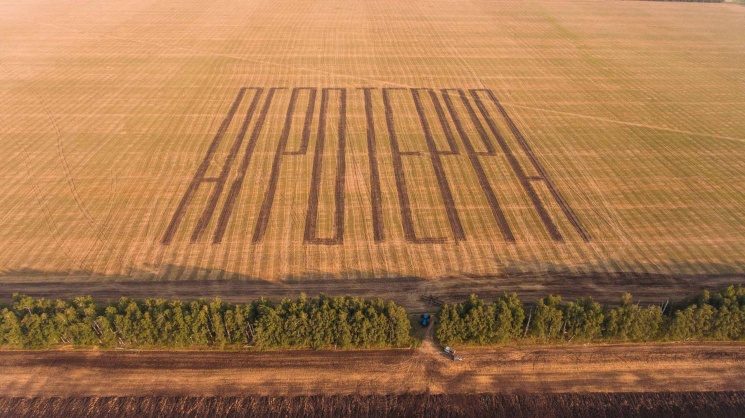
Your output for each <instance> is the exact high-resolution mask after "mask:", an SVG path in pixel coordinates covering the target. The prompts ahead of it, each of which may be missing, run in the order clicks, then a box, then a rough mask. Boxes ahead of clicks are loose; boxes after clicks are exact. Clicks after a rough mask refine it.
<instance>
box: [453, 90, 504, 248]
mask: <svg viewBox="0 0 745 418" xmlns="http://www.w3.org/2000/svg"><path fill="white" fill-rule="evenodd" d="M450 91H456V92H457V93H458V97H460V99H461V101H462V102H463V106H464V107H465V108H466V109H467V110H468V113H469V116H470V117H471V119H472V121H473V124H474V126H476V128H477V131H478V132H479V136H480V138H481V140H482V142H483V143H484V145H485V146H486V149H487V150H490V151H487V152H485V153H484V152H478V151H476V149H475V148H474V147H473V144H472V143H471V139H470V138H469V137H468V134H467V133H466V131H465V129H464V127H463V122H462V121H461V119H460V116H459V115H458V112H457V111H456V110H455V106H454V105H453V101H452V99H451V97H450V93H449V92H450ZM441 92H442V97H443V100H444V101H445V107H447V109H448V112H449V113H450V116H451V118H452V119H453V123H454V124H455V129H456V131H458V135H460V138H461V140H462V141H463V146H464V147H465V149H466V154H467V155H468V159H469V161H470V162H471V166H472V167H473V171H474V172H475V173H476V177H477V178H478V180H479V186H481V190H482V191H483V193H484V196H485V197H486V200H487V202H488V203H489V208H490V209H491V213H492V216H493V217H494V220H495V221H496V222H497V226H498V227H499V232H501V233H502V236H503V237H504V239H505V240H507V241H508V242H515V235H514V234H513V233H512V229H511V228H510V225H509V223H507V218H506V217H505V216H504V212H503V211H502V207H501V206H500V205H499V200H498V199H497V195H496V194H495V193H494V189H493V188H492V186H491V184H490V183H489V178H488V176H487V175H486V171H485V170H484V167H483V165H481V161H480V160H479V156H481V155H496V152H495V151H494V146H493V145H491V141H490V140H489V137H488V136H487V135H486V132H485V131H484V128H483V126H482V125H481V122H480V121H479V120H478V117H476V113H475V112H474V111H473V107H471V105H470V103H469V102H468V98H467V97H466V95H465V92H464V91H463V90H461V89H443V90H442V91H441Z"/></svg>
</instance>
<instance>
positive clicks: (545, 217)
mask: <svg viewBox="0 0 745 418" xmlns="http://www.w3.org/2000/svg"><path fill="white" fill-rule="evenodd" d="M469 91H470V93H471V97H472V98H473V101H474V102H475V103H476V107H477V108H478V109H479V112H481V116H482V117H483V118H484V120H485V121H486V125H487V126H488V127H489V129H490V130H491V133H492V135H494V137H495V138H496V140H497V143H498V144H499V147H500V148H501V149H502V153H504V156H505V157H506V158H507V161H508V162H509V164H510V167H511V168H512V171H513V172H514V173H515V175H516V176H517V179H518V181H519V182H520V185H521V186H522V187H523V190H525V193H527V195H528V198H530V201H531V202H532V203H533V207H534V208H535V210H536V212H538V216H539V217H540V218H541V222H543V226H544V227H545V228H546V230H547V231H548V233H549V235H550V236H551V239H553V240H554V241H564V237H563V236H562V235H561V232H559V228H558V227H557V226H556V223H554V221H553V219H551V216H550V215H549V214H548V211H547V210H546V207H545V206H544V205H543V202H542V201H541V198H540V197H539V196H538V193H536V191H535V188H534V187H533V184H532V183H531V182H530V180H529V179H528V176H527V175H526V174H525V170H524V169H523V167H522V166H521V165H520V162H519V161H518V160H517V158H516V157H515V154H514V153H513V152H512V150H511V149H510V147H509V146H508V145H507V142H506V141H505V139H504V138H503V137H502V133H501V132H500V131H499V128H498V127H497V124H496V122H495V121H494V120H493V119H492V117H491V115H490V114H489V110H488V109H487V108H486V106H485V105H484V103H483V102H482V100H481V97H480V96H479V95H478V93H479V92H490V90H487V89H471V90H469Z"/></svg>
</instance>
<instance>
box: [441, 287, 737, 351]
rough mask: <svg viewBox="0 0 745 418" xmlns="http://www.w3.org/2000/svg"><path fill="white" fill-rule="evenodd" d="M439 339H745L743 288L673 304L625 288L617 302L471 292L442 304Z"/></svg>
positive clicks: (474, 341) (450, 341)
mask: <svg viewBox="0 0 745 418" xmlns="http://www.w3.org/2000/svg"><path fill="white" fill-rule="evenodd" d="M435 326H436V328H435V337H436V338H437V340H438V341H439V342H440V343H441V344H447V345H450V344H464V343H465V344H476V345H489V344H498V343H504V342H508V341H514V340H518V339H533V340H537V341H545V342H560V341H584V342H588V341H598V340H602V341H629V342H644V341H684V340H691V339H696V340H745V287H743V286H742V285H739V286H730V287H728V288H726V289H723V290H721V291H719V292H716V293H714V294H710V292H708V291H703V292H701V293H700V294H698V295H696V296H695V297H692V298H689V299H686V300H683V301H680V302H678V303H672V304H671V303H666V304H662V305H652V306H646V307H642V306H640V305H639V304H638V303H634V302H633V300H632V296H631V295H630V294H628V293H626V294H624V295H623V296H622V297H621V300H620V303H619V305H618V306H616V307H608V306H601V305H600V304H599V303H598V302H596V301H594V300H593V299H592V298H579V299H577V300H574V301H571V302H564V301H563V300H562V298H561V296H555V295H550V296H547V297H545V298H543V299H540V300H538V301H536V303H535V305H534V306H531V307H530V308H528V307H526V306H525V305H524V304H523V303H522V302H521V301H520V300H519V299H518V297H517V295H516V294H514V293H512V294H507V293H505V294H503V295H501V296H499V297H497V298H496V299H495V300H494V301H493V302H492V303H490V304H488V303H486V302H485V301H484V300H483V299H480V298H479V297H478V296H476V295H471V297H469V298H468V300H466V301H465V302H463V303H456V304H445V305H443V306H442V308H441V309H440V312H439V313H438V315H437V321H436V322H435Z"/></svg>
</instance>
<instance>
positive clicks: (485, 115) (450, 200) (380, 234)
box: [162, 87, 590, 245]
mask: <svg viewBox="0 0 745 418" xmlns="http://www.w3.org/2000/svg"><path fill="white" fill-rule="evenodd" d="M284 89H285V88H283V87H269V88H261V87H244V88H241V89H240V90H239V92H238V95H237V97H236V98H235V100H234V102H233V104H232V105H231V107H230V109H229V110H228V113H227V115H226V116H225V119H224V120H223V122H222V124H221V125H220V127H219V129H218V131H217V133H216V134H215V136H214V138H213V140H212V142H211V143H210V146H209V147H208V149H207V152H206V153H205V156H204V158H203V160H202V162H201V164H200V166H199V167H198V168H197V171H196V173H195V174H194V177H193V178H192V180H191V182H190V184H189V187H188V188H187V190H186V192H185V193H184V196H183V198H182V199H181V201H180V202H179V205H178V207H177V208H176V211H175V212H174V214H173V217H172V219H171V221H170V223H169V225H168V228H167V229H166V232H165V234H164V236H163V239H162V243H163V244H166V245H167V244H169V243H170V242H171V241H172V240H173V237H174V235H175V233H176V231H177V229H178V227H179V225H180V223H181V222H182V220H183V218H184V216H185V213H186V211H187V209H188V207H189V205H190V204H191V202H192V200H193V199H194V195H195V194H196V192H197V189H198V188H199V187H200V185H201V184H202V183H210V184H214V185H213V187H212V189H211V191H210V193H209V196H208V197H207V200H206V202H205V207H204V209H203V210H202V212H201V215H200V217H199V219H198V221H197V223H196V226H195V228H194V230H193V232H192V234H191V242H197V241H199V239H200V238H201V236H202V235H203V234H204V231H205V230H206V229H207V227H208V226H209V224H210V222H211V219H212V218H213V216H214V212H215V210H217V207H218V205H219V202H220V200H221V195H222V194H223V191H224V189H225V187H226V183H227V181H228V177H229V175H230V173H231V170H232V166H233V165H234V163H235V160H236V158H237V156H238V154H239V153H240V150H241V147H243V144H244V143H245V142H246V141H244V139H245V137H246V135H247V134H248V132H249V130H250V132H251V133H250V135H249V136H248V141H247V145H246V146H245V150H244V154H243V158H242V160H241V164H240V166H239V167H238V169H237V171H236V174H235V178H234V180H233V181H232V184H231V187H230V188H229V190H228V193H227V197H226V198H225V201H224V205H223V207H222V210H221V211H220V216H219V219H218V221H217V225H216V228H215V231H214V236H213V240H212V242H213V244H220V243H221V242H222V240H223V237H224V235H225V233H226V229H227V226H228V224H229V222H230V219H231V216H232V213H233V210H234V207H235V205H236V201H237V199H238V197H239V195H240V192H241V188H242V185H243V183H244V181H245V179H246V176H247V171H248V168H249V165H250V163H251V160H252V156H253V155H254V151H255V149H256V147H257V142H258V140H259V137H260V136H261V135H262V129H263V128H264V126H265V122H266V120H267V118H268V117H269V113H270V109H271V108H272V103H273V101H274V99H275V93H276V92H277V91H278V90H284ZM249 91H253V96H252V97H251V99H250V102H247V99H246V96H247V95H246V93H247V92H249ZM356 91H361V92H362V96H363V99H364V107H365V123H366V125H367V127H366V128H367V129H366V139H367V152H368V162H369V176H370V189H369V192H370V201H371V206H370V209H371V213H372V226H373V237H374V241H375V242H378V243H379V242H383V241H385V237H386V234H385V222H384V217H383V207H382V206H383V203H382V186H381V178H380V167H379V156H378V149H377V148H378V145H379V144H378V143H377V138H376V131H375V122H376V121H375V115H374V113H373V109H374V101H375V99H376V98H377V97H382V104H383V108H384V113H385V115H384V116H385V119H384V122H385V126H386V128H387V133H388V137H389V138H388V139H389V143H390V144H389V145H390V157H391V161H392V168H393V174H394V180H395V184H394V185H393V187H395V188H396V193H397V195H398V206H399V208H398V209H399V210H400V216H401V225H402V229H403V233H404V238H405V240H406V241H407V242H410V243H415V244H440V243H445V242H447V241H448V240H450V238H449V237H446V236H434V237H432V236H430V237H420V236H417V231H416V227H415V218H414V207H413V206H412V202H413V203H416V201H412V200H411V199H412V196H411V195H410V192H417V191H420V190H409V185H408V184H407V171H406V168H405V167H404V161H403V157H405V156H423V153H428V154H429V163H431V165H432V169H433V171H432V172H430V173H433V174H434V177H435V178H434V180H436V184H437V187H438V189H439V195H440V197H441V199H442V201H441V203H438V204H437V205H436V206H439V205H442V207H443V209H444V212H445V214H446V215H447V219H448V223H449V227H450V231H451V233H452V237H453V240H454V241H455V242H456V243H457V242H460V241H466V240H467V238H466V235H465V232H464V227H463V223H462V220H461V215H460V213H459V211H458V207H457V205H456V203H455V199H454V196H453V190H456V191H457V189H452V187H455V186H457V185H458V184H459V183H458V182H457V181H456V182H455V183H450V182H449V180H448V173H447V170H446V165H445V161H448V162H449V161H450V160H445V159H443V157H453V158H460V156H461V155H462V154H461V152H460V150H459V145H458V141H457V139H456V136H457V137H459V138H460V140H461V141H462V145H463V149H464V150H465V152H464V153H463V154H465V156H466V157H467V158H468V160H469V162H470V166H471V167H472V169H473V172H474V174H475V176H476V179H477V180H478V183H479V186H480V188H481V191H482V192H483V194H484V196H485V198H486V201H487V203H488V205H489V208H490V211H491V214H492V217H493V218H494V220H495V221H496V223H497V226H498V227H499V231H500V233H501V235H502V237H503V238H504V240H505V241H506V242H508V243H512V242H515V241H516V238H515V234H514V233H513V230H512V228H511V227H510V225H509V223H508V221H507V218H506V216H505V213H504V211H503V208H502V205H501V204H500V202H499V200H498V199H497V193H496V192H495V189H494V187H493V183H492V182H494V181H498V180H497V179H490V178H489V175H488V174H487V170H486V167H485V165H484V164H485V161H484V160H483V158H485V157H496V156H498V155H500V154H503V155H504V157H505V158H506V160H507V163H508V164H509V166H510V168H511V170H512V171H513V172H514V174H515V176H516V178H517V180H518V182H519V184H520V186H521V188H522V189H523V191H524V192H525V193H526V194H527V196H528V198H529V200H530V201H531V203H532V206H533V208H534V209H535V210H536V212H537V214H538V216H539V218H540V219H541V222H542V224H543V226H544V227H545V229H546V231H547V232H548V234H549V235H550V237H551V239H552V240H554V241H556V242H563V241H564V237H563V236H562V235H561V232H560V231H559V229H558V227H557V224H556V223H555V221H554V219H553V218H552V217H551V215H549V211H548V210H547V207H546V206H545V203H544V202H545V199H551V198H553V199H554V200H555V202H556V204H557V205H558V208H560V209H561V212H563V214H564V215H565V216H566V218H567V220H568V221H569V223H570V224H571V225H572V226H573V227H574V229H575V230H576V231H577V233H578V234H579V235H580V236H581V237H582V239H583V240H584V241H586V242H587V241H590V235H589V234H588V232H587V231H586V230H585V229H584V227H583V226H582V224H581V223H580V221H579V218H578V217H577V215H576V214H575V213H574V211H573V210H572V208H571V207H570V206H569V204H568V202H567V201H566V200H565V199H564V197H563V196H562V195H561V193H560V192H559V190H558V188H556V186H555V185H554V183H553V182H552V181H551V179H550V177H549V176H548V173H547V172H546V170H545V168H544V167H543V166H542V164H541V163H540V161H539V160H538V157H537V156H536V154H535V153H534V152H533V150H532V148H531V147H530V145H529V144H528V141H527V140H526V138H525V137H524V135H523V134H522V132H521V131H520V129H519V128H518V127H517V125H516V124H515V122H514V121H513V119H512V118H511V117H510V116H509V114H508V113H507V111H506V110H505V109H504V107H503V106H502V105H501V103H500V102H499V100H498V99H497V97H496V96H495V95H494V93H493V92H492V91H491V90H488V89H468V90H464V89H456V88H450V89H440V90H439V92H438V91H436V90H434V89H432V88H426V87H419V88H408V89H406V88H382V89H381V92H382V94H381V95H380V96H378V95H376V94H375V92H376V91H377V89H376V88H373V87H363V88H358V89H356ZM393 91H396V92H398V94H400V96H397V97H399V98H404V100H406V101H407V103H409V104H408V105H406V107H407V110H405V111H404V112H406V114H399V115H397V114H396V112H401V111H402V110H400V109H399V108H398V107H396V106H394V104H393V100H392V97H391V94H392V93H391V92H393ZM265 93H266V94H265ZM317 93H318V88H314V87H295V88H292V89H291V94H290V99H289V103H288V105H287V109H286V114H285V116H284V124H283V126H282V130H281V132H280V134H279V141H278V144H277V147H276V151H275V152H274V158H273V161H272V164H271V171H270V173H269V180H268V182H267V184H266V188H265V189H264V192H263V196H264V197H263V200H262V203H261V207H260V210H259V214H258V217H257V219H256V223H255V224H254V228H253V235H252V240H251V242H252V243H254V244H256V243H260V242H261V241H262V240H263V239H264V236H265V235H266V232H267V229H268V224H269V220H270V216H271V212H272V207H273V204H274V200H275V196H276V194H277V187H278V183H279V181H280V177H281V171H282V161H283V159H284V158H283V157H284V156H287V155H306V154H307V151H308V147H309V145H310V137H311V131H312V129H311V128H312V124H313V118H314V115H315V110H316V105H315V103H316V96H317ZM301 94H303V100H301V99H300V97H301ZM305 95H307V104H306V108H305V111H304V112H303V113H298V102H304V97H305ZM409 97H410V101H409V99H408V98H409ZM334 98H336V99H337V100H334ZM262 99H263V104H261V102H262ZM397 100H398V99H397ZM443 102H444V106H443ZM243 103H249V104H248V106H246V105H244V104H243ZM412 103H413V107H408V106H411V104H412ZM334 104H337V105H338V121H336V116H335V115H336V111H337V110H336V109H334V108H333V106H334ZM260 105H261V106H260ZM487 105H488V106H487ZM243 106H245V108H246V109H247V110H246V112H245V116H244V118H243V121H242V123H241V125H240V128H239V129H236V128H235V127H231V128H230V129H231V132H237V133H235V138H234V139H233V142H232V145H231V146H230V148H229V151H228V152H227V157H226V158H225V160H224V162H223V165H222V166H221V169H220V171H219V173H216V174H210V176H209V177H208V176H207V174H208V170H209V165H210V162H211V161H212V160H213V159H214V158H215V156H216V155H217V154H218V152H217V151H218V148H219V147H220V145H221V144H222V143H223V142H224V141H225V140H226V136H231V135H233V133H230V134H228V132H229V127H230V126H231V123H232V122H233V120H234V119H235V115H236V113H237V112H238V109H243V108H244V107H243ZM347 106H348V94H347V89H346V88H321V100H320V110H319V116H318V128H317V141H316V143H315V149H314V156H313V160H312V161H313V163H312V164H313V165H312V173H311V179H310V190H309V195H308V206H307V211H306V216H305V230H304V235H303V242H304V243H306V244H318V245H336V244H342V243H343V242H344V227H345V225H344V222H345V187H346V151H347V145H348V144H347V143H348V138H347V124H348V122H349V121H348V119H347ZM414 111H415V112H416V113H414ZM296 113H298V114H297V115H296ZM399 117H400V118H401V119H406V118H409V121H412V122H409V124H408V125H406V124H404V125H401V126H398V128H397V122H396V119H397V118H399ZM334 121H336V128H335V129H336V135H335V136H336V142H337V144H338V145H337V151H336V161H335V163H336V167H335V179H334V191H333V194H334V197H333V202H334V203H333V204H334V212H333V218H323V217H322V218H321V221H319V213H321V215H324V216H325V215H326V212H321V211H322V210H323V208H322V207H321V206H322V204H321V202H322V201H323V200H322V199H321V195H322V194H324V192H323V189H322V184H325V183H323V177H324V176H330V175H331V171H329V172H328V173H327V174H324V161H323V160H324V157H325V156H327V155H329V152H327V151H326V147H327V144H326V143H327V142H329V138H330V137H331V136H333V135H331V136H330V135H329V133H330V132H334V131H333V130H332V131H329V130H328V129H329V126H327V125H329V124H330V123H333V122H334ZM451 121H452V122H451ZM301 123H302V131H301V134H300V135H299V137H300V142H299V144H298V145H297V148H296V149H289V150H288V148H291V147H292V146H291V145H290V137H291V136H292V137H293V138H294V137H295V135H291V132H294V131H296V130H299V128H300V124H301ZM398 123H401V122H398ZM451 123H452V125H451ZM412 124H413V125H412ZM252 125H253V127H252ZM294 125H296V126H297V127H296V128H295V127H293V126H294ZM466 125H469V126H466ZM251 127H252V128H251ZM453 127H454V129H453ZM249 128H251V129H249ZM331 129H334V128H331ZM402 129H403V130H402ZM410 129H413V131H410ZM454 131H455V132H454ZM417 132H418V133H421V134H422V137H423V139H424V142H425V145H426V147H427V148H426V150H422V151H419V150H407V149H402V147H404V148H406V145H407V144H406V141H411V138H413V137H412V136H411V135H412V134H416V133H417ZM474 132H475V134H474ZM404 133H405V134H406V135H407V136H405V137H402V138H401V139H403V140H404V142H403V143H402V142H400V138H399V135H400V134H401V135H403V134H404ZM270 134H271V133H270ZM504 135H507V136H504ZM494 140H496V142H497V146H495V145H494V142H493V141H494ZM225 146H227V144H225ZM409 146H416V145H415V144H413V143H410V144H409ZM331 154H333V151H332V152H331ZM418 164H419V163H418ZM426 165H428V164H426ZM419 167H422V166H421V165H419ZM526 167H527V168H528V169H532V171H531V172H526ZM327 170H334V169H333V168H328V169H327ZM410 175H413V176H414V177H416V176H415V175H414V174H410ZM429 175H430V176H431V175H432V174H429ZM420 180H421V179H420ZM533 182H543V183H544V184H545V185H546V186H547V189H548V191H549V193H548V194H546V195H543V197H541V196H539V194H538V192H537V191H536V189H535V187H534V186H533V184H532V183H533ZM436 195H437V193H436V192H435V193H434V194H430V196H432V197H434V196H436ZM549 196H550V197H549ZM419 197H422V196H419ZM435 199H437V198H436V197H435ZM438 200H439V199H438ZM430 209H431V208H430V207H428V208H427V210H429V213H432V212H431V210H430ZM435 210H436V211H440V210H441V209H439V208H438V209H435ZM557 213H558V211H557ZM329 219H332V220H331V222H330V223H326V221H328V220H329ZM417 220H418V219H417ZM443 220H444V218H443ZM443 223H444V222H443ZM319 225H330V230H331V232H330V233H331V237H319V232H318V228H319ZM323 228H328V226H324V227H323ZM321 235H324V234H321Z"/></svg>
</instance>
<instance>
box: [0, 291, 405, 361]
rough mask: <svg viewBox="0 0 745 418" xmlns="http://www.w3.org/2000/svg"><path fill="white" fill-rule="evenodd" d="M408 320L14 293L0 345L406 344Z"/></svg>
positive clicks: (323, 301)
mask: <svg viewBox="0 0 745 418" xmlns="http://www.w3.org/2000/svg"><path fill="white" fill-rule="evenodd" d="M410 330H411V323H410V322H409V320H408V317H407V316H406V311H405V310H404V309H403V308H401V307H400V306H397V305H396V304H395V303H393V302H384V301H382V300H381V299H372V300H368V299H361V298H356V297H349V296H345V297H329V296H324V295H320V296H318V297H313V298H308V297H306V296H305V295H301V296H300V297H299V298H298V299H295V300H291V299H284V300H282V301H281V302H280V303H278V304H275V303H272V302H270V301H268V300H266V299H260V300H257V301H254V302H251V303H248V304H245V305H241V304H231V303H227V302H224V301H222V300H220V299H214V300H210V301H208V300H204V299H200V300H196V301H193V302H188V303H187V302H181V301H176V300H166V299H144V300H138V299H131V298H121V299H120V300H119V301H118V302H112V303H108V304H99V303H97V302H96V301H94V300H93V298H92V297H90V296H84V297H76V298H74V299H71V300H47V299H37V298H33V297H30V296H24V295H14V296H13V300H12V304H10V305H5V306H0V346H9V347H14V348H50V347H54V346H59V345H72V346H79V347H102V348H114V347H123V348H134V347H139V348H190V347H191V348H200V347H210V348H229V347H231V346H234V347H241V346H245V345H251V346H254V347H257V348H260V349H279V348H312V349H320V348H383V347H407V346H410V345H411V344H412V343H413V340H412V338H411V337H410V336H409V334H410Z"/></svg>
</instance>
